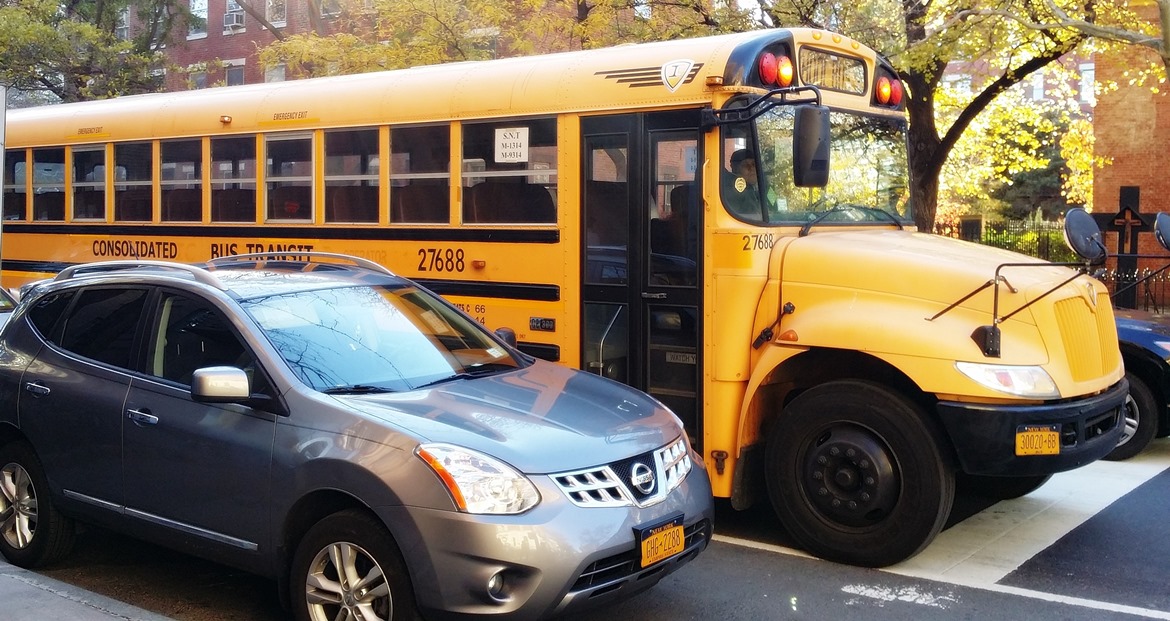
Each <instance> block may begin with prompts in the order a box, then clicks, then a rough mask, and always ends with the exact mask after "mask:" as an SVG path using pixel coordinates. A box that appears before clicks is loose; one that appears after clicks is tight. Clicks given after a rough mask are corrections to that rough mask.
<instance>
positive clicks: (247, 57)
mask: <svg viewBox="0 0 1170 621" xmlns="http://www.w3.org/2000/svg"><path fill="white" fill-rule="evenodd" d="M245 1H246V2H248V3H249V5H250V6H252V7H254V8H253V10H254V11H257V12H259V13H260V14H261V15H263V17H264V19H265V21H267V22H268V23H269V24H271V25H272V26H273V27H275V28H277V29H279V30H280V32H282V33H284V34H298V33H304V32H309V31H314V30H315V31H317V32H318V33H321V34H328V33H329V32H330V31H331V29H332V28H333V25H334V23H335V22H336V19H337V17H338V15H340V8H339V6H340V5H339V4H338V1H337V0H292V1H291V2H290V1H289V0H245ZM190 7H191V12H192V13H193V14H194V15H196V16H198V17H202V18H204V21H205V23H206V25H205V26H204V27H195V26H190V27H186V34H185V36H184V34H183V33H181V32H180V33H179V34H177V35H176V36H177V38H178V39H179V40H180V42H179V43H177V44H175V45H171V46H170V47H169V48H168V49H167V55H168V56H169V57H170V59H171V61H172V62H173V63H175V64H176V65H178V66H180V67H187V68H188V72H186V73H178V74H170V75H168V76H167V79H166V90H169V91H176V90H187V89H190V88H205V87H208V86H216V85H225V84H226V85H236V84H254V83H258V82H279V81H282V80H284V69H283V67H276V68H272V69H267V70H266V69H265V68H264V67H263V66H261V65H260V62H259V60H258V57H259V50H260V48H262V47H264V46H266V45H269V44H271V43H273V42H275V41H276V35H274V34H273V33H272V31H271V30H269V29H268V28H265V27H264V25H263V24H262V23H261V21H260V20H259V19H257V18H256V16H254V15H252V14H250V13H248V12H247V11H245V10H244V8H243V7H242V6H241V5H240V4H239V3H237V2H236V1H235V0H191V2H190ZM180 28H183V26H180Z"/></svg>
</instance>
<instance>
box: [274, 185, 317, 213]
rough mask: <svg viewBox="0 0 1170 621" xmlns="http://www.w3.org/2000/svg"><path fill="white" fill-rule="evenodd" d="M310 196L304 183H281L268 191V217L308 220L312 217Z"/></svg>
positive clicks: (308, 189)
mask: <svg viewBox="0 0 1170 621" xmlns="http://www.w3.org/2000/svg"><path fill="white" fill-rule="evenodd" d="M311 199H312V197H311V194H310V188H309V186H306V185H282V186H277V187H274V188H272V189H271V190H269V191H268V218H269V219H273V220H309V219H311V218H312V217H313V212H312V209H311V207H312V204H313V203H312V200H311Z"/></svg>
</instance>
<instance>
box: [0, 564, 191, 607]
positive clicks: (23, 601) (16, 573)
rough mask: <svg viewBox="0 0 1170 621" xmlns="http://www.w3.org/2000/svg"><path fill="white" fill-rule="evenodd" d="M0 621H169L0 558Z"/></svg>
mask: <svg viewBox="0 0 1170 621" xmlns="http://www.w3.org/2000/svg"><path fill="white" fill-rule="evenodd" d="M0 619H4V621H43V620H44V619H61V620H66V619H67V620H68V621H110V620H111V619H122V620H123V621H170V620H169V619H168V618H167V617H164V616H162V615H158V614H155V613H153V612H149V611H146V610H143V609H141V608H135V607H134V606H130V605H129V604H123V603H122V602H119V601H117V600H113V599H110V598H108V597H106V596H104V595H98V594H97V593H91V592H89V591H86V590H85V589H81V588H78V587H75V586H73V585H71V584H66V583H64V582H60V581H57V580H53V579H52V578H46V577H44V576H41V575H39V574H35V573H33V572H31V571H28V570H25V569H21V568H19V567H16V566H14V565H10V564H8V563H7V562H5V561H4V560H3V559H2V558H0Z"/></svg>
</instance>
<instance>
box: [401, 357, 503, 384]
mask: <svg viewBox="0 0 1170 621" xmlns="http://www.w3.org/2000/svg"><path fill="white" fill-rule="evenodd" d="M517 368H519V367H517V366H516V365H514V364H504V363H502V362H484V363H482V364H473V365H471V366H469V367H466V368H465V369H464V370H463V371H460V372H459V373H452V374H451V375H448V376H446V377H440V378H439V379H437V380H432V381H429V382H427V383H425V384H419V385H418V386H415V387H413V388H412V389H411V390H418V389H419V388H428V387H430V386H434V385H436V384H445V383H447V382H453V381H455V380H461V379H475V378H477V377H487V376H488V375H495V374H497V373H504V372H507V371H515V370H516V369H517Z"/></svg>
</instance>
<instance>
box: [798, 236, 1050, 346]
mask: <svg viewBox="0 0 1170 621" xmlns="http://www.w3.org/2000/svg"><path fill="white" fill-rule="evenodd" d="M783 262H784V264H783V274H784V282H785V284H786V285H788V284H799V283H803V284H808V285H814V286H818V287H840V288H842V289H843V290H846V291H856V292H865V291H869V292H875V293H879V294H881V295H892V296H898V297H904V298H912V299H918V300H924V301H929V302H934V303H937V304H936V307H937V309H936V312H937V311H941V310H942V309H944V308H946V307H947V306H949V305H950V304H952V303H955V302H958V301H959V300H961V299H962V298H964V297H965V296H967V295H968V294H971V293H972V292H973V291H975V290H976V289H978V288H979V287H981V286H983V285H984V284H986V283H988V282H989V281H991V280H992V279H993V278H995V275H996V268H997V267H998V266H1000V265H1002V264H1005V263H1014V264H1018V263H1027V264H1029V265H1028V266H1027V267H1007V268H1004V269H1002V270H1001V271H1000V274H1001V275H1002V276H1003V277H1004V278H1005V279H1006V280H1007V282H1008V283H1010V284H1011V287H1012V288H1014V289H1016V290H1017V291H1018V293H1012V292H1011V291H1010V290H1009V288H1008V287H1006V286H1000V288H999V310H1000V313H1001V314H1003V313H1006V312H1010V311H1012V310H1015V309H1016V308H1019V307H1020V306H1021V305H1023V304H1024V303H1025V302H1028V301H1031V300H1033V299H1035V298H1036V297H1038V296H1040V295H1043V294H1044V293H1045V292H1046V291H1048V290H1049V289H1051V288H1052V287H1053V286H1056V285H1057V284H1059V283H1061V282H1063V281H1064V280H1067V279H1068V278H1069V277H1070V276H1072V274H1073V273H1072V271H1071V270H1069V268H1067V267H1060V266H1054V265H1051V264H1049V263H1048V262H1047V261H1043V260H1040V259H1035V258H1032V257H1028V256H1025V255H1021V254H1018V253H1015V252H1010V251H1007V250H1001V249H998V248H992V247H990V246H983V245H979V244H974V243H971V242H965V241H961V240H957V239H953V238H949V237H943V236H939V235H928V234H924V233H915V232H910V231H898V230H873V229H868V230H851V231H845V232H824V233H817V232H815V231H814V233H813V234H812V235H809V236H806V237H802V238H799V239H797V240H795V241H793V242H792V243H791V244H789V245H788V246H787V247H786V248H785V250H784V257H783ZM993 296H994V294H993V288H992V287H988V288H987V289H985V290H983V291H982V292H980V293H978V294H976V295H974V296H972V297H971V298H969V299H968V300H966V301H964V302H963V303H962V304H960V306H962V307H963V308H968V309H972V310H977V311H979V312H986V313H987V321H988V323H990V321H991V315H990V313H991V310H992V302H993ZM1016 319H1018V320H1021V321H1029V322H1030V318H1027V319H1026V318H1024V317H1022V316H1017V317H1016Z"/></svg>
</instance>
